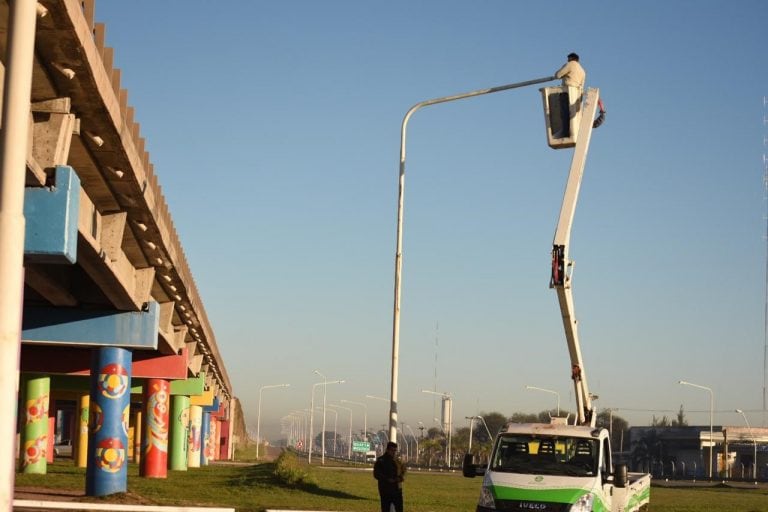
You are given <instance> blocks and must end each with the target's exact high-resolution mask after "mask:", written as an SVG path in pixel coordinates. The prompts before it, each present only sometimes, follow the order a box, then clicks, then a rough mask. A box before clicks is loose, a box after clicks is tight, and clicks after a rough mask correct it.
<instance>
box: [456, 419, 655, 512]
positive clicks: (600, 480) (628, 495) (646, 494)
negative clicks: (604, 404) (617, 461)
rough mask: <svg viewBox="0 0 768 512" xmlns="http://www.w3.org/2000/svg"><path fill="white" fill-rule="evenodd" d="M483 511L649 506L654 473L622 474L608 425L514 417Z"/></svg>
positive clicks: (489, 469)
mask: <svg viewBox="0 0 768 512" xmlns="http://www.w3.org/2000/svg"><path fill="white" fill-rule="evenodd" d="M472 471H474V473H475V474H484V477H483V484H482V488H481V492H480V500H479V502H478V506H477V512H490V511H496V510H536V511H543V512H582V511H583V512H587V511H593V510H594V511H610V512H633V511H639V510H645V509H646V508H647V507H648V502H649V499H650V488H651V478H650V475H646V474H640V473H638V474H630V475H628V476H627V477H626V478H624V476H623V475H620V476H618V477H617V475H615V474H614V471H613V464H612V460H611V450H610V440H609V437H608V431H607V430H605V429H595V428H592V427H587V426H573V425H555V424H535V423H533V424H515V423H510V424H509V425H507V427H506V428H505V429H504V430H503V431H502V432H501V433H500V434H499V435H498V437H497V438H496V443H495V446H494V449H493V453H492V455H491V457H490V459H489V461H488V465H487V466H486V467H485V468H478V467H477V466H473V467H470V468H468V467H467V465H466V464H465V468H464V474H465V476H474V475H473V474H470V473H471V472H472Z"/></svg>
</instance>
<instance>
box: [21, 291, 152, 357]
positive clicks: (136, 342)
mask: <svg viewBox="0 0 768 512" xmlns="http://www.w3.org/2000/svg"><path fill="white" fill-rule="evenodd" d="M159 313H160V308H159V306H158V304H157V302H150V303H149V304H148V309H147V311H127V312H117V311H98V310H89V309H62V308H33V307H26V308H24V315H23V319H22V335H21V337H22V341H23V342H25V343H45V344H49V345H50V344H57V343H63V344H71V345H81V346H83V345H85V346H116V347H122V348H145V349H156V348H157V335H158V322H159V319H160V314H159Z"/></svg>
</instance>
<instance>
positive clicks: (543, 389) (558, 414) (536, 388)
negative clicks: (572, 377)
mask: <svg viewBox="0 0 768 512" xmlns="http://www.w3.org/2000/svg"><path fill="white" fill-rule="evenodd" d="M525 389H529V390H531V389H532V390H535V391H544V392H545V393H553V394H555V395H557V417H558V418H559V417H560V393H558V392H557V391H555V390H553V389H546V388H539V387H536V386H525Z"/></svg>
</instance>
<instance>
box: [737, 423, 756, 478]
mask: <svg viewBox="0 0 768 512" xmlns="http://www.w3.org/2000/svg"><path fill="white" fill-rule="evenodd" d="M736 412H737V413H739V414H741V417H742V418H744V423H746V424H747V430H749V437H751V438H752V443H754V445H755V458H754V459H752V478H754V480H755V482H757V438H756V437H755V435H754V434H753V433H752V427H751V426H750V425H749V420H748V419H747V415H746V414H744V411H742V410H741V409H736Z"/></svg>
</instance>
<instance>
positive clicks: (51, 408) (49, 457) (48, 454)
mask: <svg viewBox="0 0 768 512" xmlns="http://www.w3.org/2000/svg"><path fill="white" fill-rule="evenodd" d="M49 396H50V395H49ZM55 407H56V402H55V401H54V400H49V401H48V431H47V432H48V433H47V435H46V438H47V439H48V443H47V446H46V447H45V461H46V462H47V463H48V464H53V445H54V444H55V443H54V441H56V416H53V414H55V411H56V409H55Z"/></svg>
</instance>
